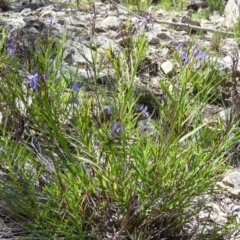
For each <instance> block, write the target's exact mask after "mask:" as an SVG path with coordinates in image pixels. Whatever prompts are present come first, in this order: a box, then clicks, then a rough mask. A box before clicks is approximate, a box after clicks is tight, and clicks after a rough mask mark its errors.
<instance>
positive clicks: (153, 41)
mask: <svg viewBox="0 0 240 240" xmlns="http://www.w3.org/2000/svg"><path fill="white" fill-rule="evenodd" d="M146 37H147V39H148V42H149V44H152V45H157V44H159V43H160V39H159V38H158V37H157V36H154V35H153V34H152V33H149V32H147V33H146Z"/></svg>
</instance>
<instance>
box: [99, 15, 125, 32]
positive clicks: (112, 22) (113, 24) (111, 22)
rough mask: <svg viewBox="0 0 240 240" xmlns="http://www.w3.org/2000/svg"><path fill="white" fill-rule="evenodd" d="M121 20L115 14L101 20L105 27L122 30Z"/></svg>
mask: <svg viewBox="0 0 240 240" xmlns="http://www.w3.org/2000/svg"><path fill="white" fill-rule="evenodd" d="M120 25H121V21H120V20H119V18H117V17H114V16H109V17H107V18H105V19H104V20H103V21H102V22H101V27H102V28H104V29H110V30H113V31H117V30H120Z"/></svg>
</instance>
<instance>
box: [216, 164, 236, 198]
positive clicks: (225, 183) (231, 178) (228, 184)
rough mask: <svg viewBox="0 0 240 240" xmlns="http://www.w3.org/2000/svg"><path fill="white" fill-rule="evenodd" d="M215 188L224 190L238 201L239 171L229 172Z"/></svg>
mask: <svg viewBox="0 0 240 240" xmlns="http://www.w3.org/2000/svg"><path fill="white" fill-rule="evenodd" d="M216 186H217V187H220V188H224V189H226V190H227V191H228V192H229V193H230V194H231V195H232V197H233V198H238V199H240V169H239V168H238V169H234V170H229V171H228V172H227V173H226V174H225V176H224V177H223V179H222V181H221V182H218V183H217V184H216Z"/></svg>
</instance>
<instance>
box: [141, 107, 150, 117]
mask: <svg viewBox="0 0 240 240" xmlns="http://www.w3.org/2000/svg"><path fill="white" fill-rule="evenodd" d="M139 110H140V111H141V112H142V115H143V116H144V117H149V113H148V111H147V110H148V106H144V105H142V106H141V107H140V109H139Z"/></svg>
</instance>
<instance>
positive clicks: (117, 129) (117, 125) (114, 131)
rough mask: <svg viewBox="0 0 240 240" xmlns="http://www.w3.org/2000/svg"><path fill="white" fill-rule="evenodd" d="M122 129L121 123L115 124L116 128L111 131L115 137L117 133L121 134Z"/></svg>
mask: <svg viewBox="0 0 240 240" xmlns="http://www.w3.org/2000/svg"><path fill="white" fill-rule="evenodd" d="M121 131H122V127H121V125H120V124H119V123H116V124H115V125H114V129H113V130H112V131H111V132H110V135H111V136H112V137H113V136H114V135H115V134H117V135H119V134H120V133H121Z"/></svg>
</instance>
